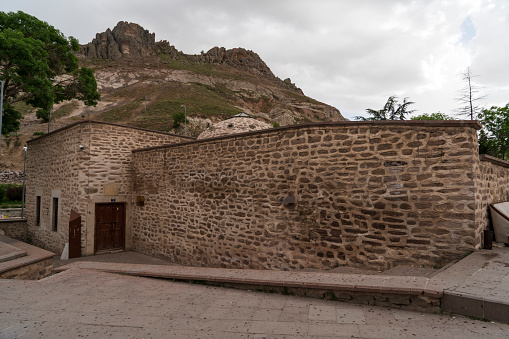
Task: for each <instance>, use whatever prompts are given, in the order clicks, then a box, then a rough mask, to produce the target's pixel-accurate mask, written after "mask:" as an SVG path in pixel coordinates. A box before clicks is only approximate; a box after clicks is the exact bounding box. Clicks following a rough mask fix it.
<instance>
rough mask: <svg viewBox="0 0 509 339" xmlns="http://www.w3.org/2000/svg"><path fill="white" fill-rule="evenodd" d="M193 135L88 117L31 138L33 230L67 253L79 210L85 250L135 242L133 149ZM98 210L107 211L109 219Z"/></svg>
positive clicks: (29, 212)
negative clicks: (74, 215) (73, 216)
mask: <svg viewBox="0 0 509 339" xmlns="http://www.w3.org/2000/svg"><path fill="white" fill-rule="evenodd" d="M188 140H192V139H191V138H185V137H183V136H177V135H173V134H168V133H163V132H158V131H149V130H144V129H140V128H134V127H127V126H119V125H114V124H107V123H101V122H91V121H85V122H80V123H75V124H73V125H69V126H67V127H65V128H62V129H59V130H56V131H53V132H51V133H49V134H46V135H44V136H41V137H39V138H36V139H33V140H31V141H29V142H28V151H27V168H26V173H27V174H26V177H27V179H26V213H25V214H26V218H27V224H28V236H29V237H30V238H31V239H32V241H33V242H34V244H35V245H38V246H41V247H43V248H46V249H48V250H50V251H53V252H55V253H61V252H62V250H63V248H64V246H65V244H66V243H67V242H68V241H69V236H70V235H69V218H70V213H71V210H74V211H75V212H76V213H78V214H79V215H80V216H81V222H82V227H81V233H82V234H81V253H82V255H92V254H94V253H97V252H100V251H103V250H106V251H109V250H115V249H130V248H132V227H133V223H132V217H131V215H132V207H133V198H132V185H133V184H132V176H133V172H132V168H133V166H132V152H131V151H132V150H133V149H137V148H143V147H150V146H154V145H163V144H169V143H176V142H182V141H188ZM98 212H100V213H102V214H107V217H108V218H109V219H110V220H108V221H107V222H108V224H104V222H103V220H102V219H100V218H102V216H98V215H97V213H98ZM117 219H118V220H117ZM113 222H115V223H113ZM98 223H101V225H102V226H100V227H98V225H97V224H98ZM105 228H107V229H105Z"/></svg>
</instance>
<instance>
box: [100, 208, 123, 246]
mask: <svg viewBox="0 0 509 339" xmlns="http://www.w3.org/2000/svg"><path fill="white" fill-rule="evenodd" d="M124 248H125V205H124V203H107V204H96V205H95V253H97V252H101V251H113V250H123V249H124Z"/></svg>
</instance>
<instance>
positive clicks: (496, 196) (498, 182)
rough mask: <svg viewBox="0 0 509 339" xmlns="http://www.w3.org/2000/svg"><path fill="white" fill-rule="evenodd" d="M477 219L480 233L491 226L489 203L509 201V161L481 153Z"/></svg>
mask: <svg viewBox="0 0 509 339" xmlns="http://www.w3.org/2000/svg"><path fill="white" fill-rule="evenodd" d="M476 188H477V190H476V219H477V220H479V230H478V232H479V234H481V232H482V231H483V230H484V229H488V228H489V220H490V219H489V218H488V215H489V213H490V212H489V205H490V204H492V203H498V202H503V201H509V161H504V160H500V159H497V158H494V157H491V156H489V155H481V157H480V162H479V165H478V167H477V171H476Z"/></svg>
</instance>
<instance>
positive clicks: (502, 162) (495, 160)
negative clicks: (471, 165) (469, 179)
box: [479, 154, 509, 168]
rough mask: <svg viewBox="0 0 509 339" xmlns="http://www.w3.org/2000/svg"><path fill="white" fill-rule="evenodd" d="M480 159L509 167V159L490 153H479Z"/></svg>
mask: <svg viewBox="0 0 509 339" xmlns="http://www.w3.org/2000/svg"><path fill="white" fill-rule="evenodd" d="M479 160H481V161H486V162H491V163H492V164H495V165H498V166H502V167H505V168H509V161H507V160H502V159H499V158H496V157H493V156H491V155H488V154H480V155H479Z"/></svg>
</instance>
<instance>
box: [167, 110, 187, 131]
mask: <svg viewBox="0 0 509 339" xmlns="http://www.w3.org/2000/svg"><path fill="white" fill-rule="evenodd" d="M171 117H172V118H173V127H174V128H179V127H180V124H183V123H184V122H185V123H186V124H188V123H189V119H187V118H186V115H185V114H184V112H177V113H173V114H172V116H171Z"/></svg>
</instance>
